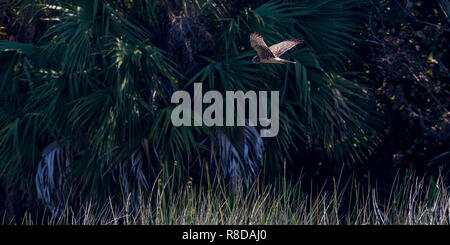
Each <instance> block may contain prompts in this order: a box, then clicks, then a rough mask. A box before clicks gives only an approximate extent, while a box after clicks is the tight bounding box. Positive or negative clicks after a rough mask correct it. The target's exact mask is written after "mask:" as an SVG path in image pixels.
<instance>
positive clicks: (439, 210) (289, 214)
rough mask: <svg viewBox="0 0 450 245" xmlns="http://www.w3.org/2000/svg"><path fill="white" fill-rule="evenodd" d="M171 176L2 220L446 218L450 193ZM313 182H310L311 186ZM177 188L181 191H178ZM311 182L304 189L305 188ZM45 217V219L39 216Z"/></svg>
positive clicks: (412, 185) (419, 182)
mask: <svg viewBox="0 0 450 245" xmlns="http://www.w3.org/2000/svg"><path fill="white" fill-rule="evenodd" d="M172 183H173V182H172V181H171V179H170V178H169V179H168V180H167V181H164V180H162V179H159V180H158V181H155V183H154V184H153V188H152V191H151V193H147V194H145V195H144V194H141V195H140V196H139V198H138V200H135V201H133V200H131V198H130V197H127V198H122V201H119V202H117V199H116V198H113V197H111V198H109V200H108V201H107V202H106V203H104V204H98V203H94V202H85V203H81V205H80V208H78V209H77V210H78V211H74V208H72V207H66V208H65V210H64V211H62V212H61V213H60V214H58V215H48V214H47V215H45V214H44V215H37V214H35V213H26V214H25V216H24V217H23V219H11V220H6V219H5V218H3V220H2V221H1V223H2V224H24V225H30V224H58V225H67V224H70V225H72V224H76V225H92V224H108V225H121V224H151V225H166V224H179V225H187V224H195V225H205V224H206V225H210V224H211V225H216V224H219V225H220V224H225V225H227V224H237V225H242V224H267V225H284V224H299V225H303V224H306V225H314V224H447V225H448V224H449V220H450V196H449V195H448V187H447V186H446V185H445V184H444V183H443V181H442V178H438V179H437V180H433V179H431V180H429V181H425V180H424V179H419V178H417V177H413V176H410V177H405V178H403V179H402V178H400V177H398V178H396V179H395V180H394V183H393V185H392V189H391V190H390V192H389V195H387V196H385V195H384V196H383V197H381V195H380V194H379V192H378V189H377V187H372V186H370V185H361V184H359V183H357V182H356V181H354V180H353V179H351V180H349V181H346V182H345V183H343V182H341V181H335V180H333V186H334V188H333V189H334V190H333V191H325V190H324V189H322V190H320V189H318V190H314V189H313V188H312V187H311V188H310V189H311V191H310V192H308V193H305V192H304V190H305V186H304V185H305V184H304V183H302V182H301V181H299V182H297V183H288V182H287V181H285V180H280V181H279V182H278V183H276V184H275V185H268V186H262V185H259V182H256V183H255V185H253V186H252V187H251V188H249V189H247V190H244V189H243V188H241V189H240V190H236V189H231V187H229V186H226V185H224V184H222V183H220V180H217V182H214V183H212V184H209V185H208V187H206V186H197V185H192V183H191V182H188V183H186V184H184V185H183V186H179V187H178V188H174V186H173V184H172ZM311 186H312V185H311ZM176 189H177V190H176ZM306 189H307V188H306ZM37 217H41V218H37Z"/></svg>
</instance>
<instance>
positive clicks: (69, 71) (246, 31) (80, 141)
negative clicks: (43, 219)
mask: <svg viewBox="0 0 450 245" xmlns="http://www.w3.org/2000/svg"><path fill="white" fill-rule="evenodd" d="M3 7H4V8H8V9H9V10H11V11H15V13H17V10H19V9H21V10H24V9H29V8H32V9H33V11H34V18H33V20H32V23H33V24H34V25H36V26H37V28H38V29H39V30H40V31H38V33H39V34H37V35H38V38H35V39H36V40H38V41H33V43H23V42H15V41H11V40H10V41H0V67H1V68H2V69H1V70H0V102H1V103H0V119H1V120H0V173H1V176H3V177H4V178H8V180H9V181H11V182H14V183H18V184H19V185H20V187H21V188H24V189H25V188H30V187H37V190H38V191H37V193H38V197H39V198H40V199H42V200H43V201H44V202H45V203H46V205H47V206H48V207H50V208H51V209H52V210H58V209H59V208H61V206H62V205H64V204H65V203H66V201H67V200H66V199H67V197H68V193H73V189H74V188H75V189H76V190H78V191H77V193H80V195H81V196H84V197H90V198H94V199H101V198H104V197H107V196H109V195H112V194H114V193H117V192H118V190H119V188H120V186H121V187H123V188H124V192H125V193H126V194H127V195H128V194H130V195H134V194H133V193H138V192H139V191H145V190H146V189H148V188H149V182H150V181H152V180H154V179H155V178H157V174H158V173H159V171H160V170H161V169H166V170H167V169H175V168H177V167H176V166H175V165H177V164H174V163H180V164H179V165H178V168H179V170H177V171H180V172H182V173H185V175H186V176H187V175H188V174H193V172H195V171H199V169H202V168H203V167H204V166H205V165H206V164H208V165H209V166H210V167H211V169H215V170H217V171H219V172H220V173H221V175H222V177H223V178H225V179H231V180H232V181H231V182H232V183H235V182H236V181H238V180H241V179H243V180H245V181H244V182H245V183H246V184H247V185H248V184H250V183H251V182H252V180H253V179H254V178H255V177H256V176H257V175H258V174H260V173H261V171H263V170H264V171H263V172H264V173H266V175H267V176H269V175H268V174H267V173H269V172H270V173H272V174H273V173H276V172H274V171H277V170H279V169H280V168H281V166H282V163H283V162H285V161H287V162H289V163H290V164H303V163H302V161H307V159H303V160H302V161H299V159H298V156H300V155H302V153H304V152H316V153H317V154H318V155H320V156H321V158H323V161H324V162H328V163H329V164H331V165H332V166H336V167H337V168H338V167H340V166H341V165H343V164H352V163H357V162H360V161H362V160H364V159H365V158H366V157H367V156H368V155H369V154H370V153H371V152H372V151H373V148H374V146H375V145H376V144H377V142H378V138H377V134H376V129H377V126H378V125H380V121H379V116H378V115H377V113H376V111H375V110H374V108H373V105H371V103H370V102H369V101H368V99H367V88H366V87H365V83H366V82H367V81H366V80H365V79H364V77H363V76H361V75H360V74H358V73H355V72H351V71H348V70H347V68H348V62H354V61H357V56H356V55H355V53H354V52H353V50H354V44H355V41H356V39H357V34H358V33H357V31H358V26H359V23H358V16H359V15H360V14H362V13H363V12H362V8H361V4H360V1H357V0H340V1H337V0H320V1H319V0H314V1H313V0H303V1H256V3H255V1H225V0H217V1H211V0H178V1H167V0H161V1H157V0H135V1H114V0H95V1H92V0H80V1H59V0H42V1H8V3H7V4H6V5H5V6H3ZM18 20H20V19H18ZM21 21H22V24H23V23H24V22H25V21H28V20H21ZM20 23H21V22H20V21H17V22H16V24H15V25H10V27H11V29H13V28H17V25H19V26H20ZM252 32H257V33H259V34H261V35H262V36H264V37H265V39H266V40H267V41H268V42H269V43H276V42H277V41H279V40H284V39H287V38H292V37H298V36H303V37H304V39H305V43H304V44H303V45H302V46H300V47H297V48H296V49H294V50H292V51H290V53H287V54H286V55H285V56H286V59H288V58H289V59H290V60H295V61H296V64H295V65H284V66H282V65H276V64H263V65H254V64H252V62H251V59H252V57H253V56H254V55H255V52H254V51H253V50H252V49H251V47H250V44H249V42H248V38H249V35H250V33H252ZM193 82H202V83H203V87H204V89H205V90H209V89H214V90H219V91H226V90H243V91H247V90H256V91H258V90H261V88H264V90H278V91H280V97H281V100H280V132H279V135H278V136H277V137H275V138H261V137H260V136H259V133H258V130H255V128H253V127H249V126H246V127H243V128H242V127H235V128H227V127H217V128H207V127H178V128H177V127H173V126H172V125H171V123H170V113H171V110H172V108H173V105H172V104H171V103H170V97H171V94H172V93H173V92H174V91H176V90H178V89H189V88H190V87H191V86H190V85H191V84H192V83H193ZM255 143H256V144H255Z"/></svg>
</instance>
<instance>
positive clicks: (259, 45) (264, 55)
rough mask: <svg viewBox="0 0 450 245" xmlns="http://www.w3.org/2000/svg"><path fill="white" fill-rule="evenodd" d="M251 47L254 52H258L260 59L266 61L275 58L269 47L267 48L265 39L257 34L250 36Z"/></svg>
mask: <svg viewBox="0 0 450 245" xmlns="http://www.w3.org/2000/svg"><path fill="white" fill-rule="evenodd" d="M250 45H251V46H252V48H253V49H254V50H256V53H258V56H259V58H260V59H263V60H264V59H270V58H274V57H275V56H274V54H273V53H272V51H270V49H269V47H267V44H266V43H265V42H264V39H263V38H262V37H261V36H260V35H258V34H256V33H252V34H251V35H250Z"/></svg>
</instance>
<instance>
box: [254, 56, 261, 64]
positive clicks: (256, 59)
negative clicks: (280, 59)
mask: <svg viewBox="0 0 450 245" xmlns="http://www.w3.org/2000/svg"><path fill="white" fill-rule="evenodd" d="M252 62H253V63H254V64H256V63H259V62H261V60H260V59H259V56H258V55H256V56H255V57H253V59H252Z"/></svg>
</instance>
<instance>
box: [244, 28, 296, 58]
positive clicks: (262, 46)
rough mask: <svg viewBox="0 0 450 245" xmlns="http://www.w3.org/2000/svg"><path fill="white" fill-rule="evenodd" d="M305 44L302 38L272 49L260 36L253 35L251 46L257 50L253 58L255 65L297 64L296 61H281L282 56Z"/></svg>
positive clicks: (287, 41) (285, 42) (273, 46)
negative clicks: (296, 46) (298, 45)
mask: <svg viewBox="0 0 450 245" xmlns="http://www.w3.org/2000/svg"><path fill="white" fill-rule="evenodd" d="M300 43H303V40H302V39H300V38H293V39H289V40H286V41H283V42H280V43H277V44H274V45H272V46H270V47H268V46H267V44H266V43H265V42H264V39H263V38H262V37H261V36H260V35H258V34H257V33H252V34H251V35H250V45H251V46H252V48H253V49H254V50H256V53H257V54H258V55H256V56H255V57H253V59H252V62H253V63H278V64H285V63H292V64H295V61H290V60H285V59H281V58H280V56H281V55H282V54H284V53H286V51H288V50H289V49H291V48H293V47H294V46H295V45H297V44H300Z"/></svg>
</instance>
